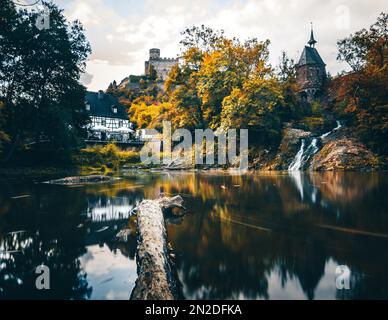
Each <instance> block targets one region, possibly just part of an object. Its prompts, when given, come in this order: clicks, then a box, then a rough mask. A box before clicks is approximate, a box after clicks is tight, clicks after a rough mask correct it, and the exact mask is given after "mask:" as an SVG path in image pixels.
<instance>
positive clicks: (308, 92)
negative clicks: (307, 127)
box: [296, 28, 327, 102]
mask: <svg viewBox="0 0 388 320" xmlns="http://www.w3.org/2000/svg"><path fill="white" fill-rule="evenodd" d="M316 43H317V41H315V39H314V32H313V29H312V28H311V34H310V40H309V41H308V42H307V44H308V46H305V47H304V49H303V52H302V55H301V56H300V59H299V62H298V63H297V65H296V75H297V82H298V84H299V86H300V95H301V97H302V99H304V100H307V101H308V102H312V101H313V100H315V99H319V98H320V97H321V96H322V93H323V89H324V86H325V84H326V80H327V75H326V64H325V63H324V62H323V60H322V58H321V56H320V55H319V53H318V51H317V49H315V44H316Z"/></svg>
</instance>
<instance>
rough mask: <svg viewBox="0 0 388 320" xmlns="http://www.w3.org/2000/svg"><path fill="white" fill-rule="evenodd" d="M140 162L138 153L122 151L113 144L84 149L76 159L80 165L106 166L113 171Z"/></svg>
mask: <svg viewBox="0 0 388 320" xmlns="http://www.w3.org/2000/svg"><path fill="white" fill-rule="evenodd" d="M139 161H140V156H139V153H138V152H136V151H125V150H121V149H120V148H119V147H117V146H116V145H115V144H113V143H110V144H107V145H105V146H93V147H88V148H85V149H82V150H81V152H80V154H79V156H78V157H77V158H76V162H77V163H78V164H80V165H89V166H94V167H97V166H99V167H101V166H106V167H108V168H113V169H118V168H119V167H120V166H122V165H124V164H128V163H138V162H139Z"/></svg>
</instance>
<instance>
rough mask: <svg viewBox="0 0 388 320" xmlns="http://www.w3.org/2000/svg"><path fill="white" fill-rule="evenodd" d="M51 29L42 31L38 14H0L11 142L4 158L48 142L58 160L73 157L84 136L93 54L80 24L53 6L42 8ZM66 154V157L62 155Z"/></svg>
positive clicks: (7, 10) (9, 6)
mask: <svg viewBox="0 0 388 320" xmlns="http://www.w3.org/2000/svg"><path fill="white" fill-rule="evenodd" d="M43 5H44V6H45V8H46V11H48V12H49V17H50V26H49V28H48V29H42V30H39V29H38V28H37V27H36V25H35V24H36V20H37V18H38V17H39V14H40V13H39V12H26V11H24V10H17V9H16V8H15V5H14V4H13V2H12V1H10V0H4V1H2V6H1V8H0V16H1V17H3V19H1V22H0V23H1V28H0V99H1V100H2V101H3V102H4V116H5V117H6V119H7V121H6V123H5V124H4V125H3V128H2V131H4V132H5V133H6V134H7V135H8V136H9V138H10V139H9V142H8V143H6V144H5V149H6V150H5V158H6V159H9V158H10V157H11V156H12V154H13V151H15V150H17V149H20V148H26V147H28V148H31V149H39V148H40V147H41V143H42V141H45V142H46V144H47V145H48V146H49V149H51V150H56V154H62V155H64V154H69V153H70V151H71V150H72V149H73V148H74V147H76V146H77V145H78V144H79V143H80V141H81V140H80V139H81V137H82V136H83V134H84V133H85V129H84V127H85V124H86V123H87V119H88V117H87V115H86V114H85V113H83V112H81V110H83V109H84V94H85V88H84V87H83V86H82V85H81V84H80V83H79V78H80V74H81V73H82V72H83V71H84V68H85V61H86V58H87V56H88V54H89V53H90V52H91V49H90V45H89V43H88V41H87V40H86V38H85V35H84V30H83V27H82V25H81V24H80V22H79V21H74V22H72V23H68V22H67V21H66V19H65V17H64V15H63V12H62V10H60V9H59V8H58V7H57V6H56V5H54V4H53V3H52V2H49V3H47V2H43ZM60 151H62V152H60Z"/></svg>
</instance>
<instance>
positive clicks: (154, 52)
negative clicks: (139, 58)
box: [150, 48, 160, 60]
mask: <svg viewBox="0 0 388 320" xmlns="http://www.w3.org/2000/svg"><path fill="white" fill-rule="evenodd" d="M158 59H160V49H158V48H152V49H150V60H158Z"/></svg>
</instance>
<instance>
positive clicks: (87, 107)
mask: <svg viewBox="0 0 388 320" xmlns="http://www.w3.org/2000/svg"><path fill="white" fill-rule="evenodd" d="M85 109H86V111H90V104H89V103H88V102H86V103H85Z"/></svg>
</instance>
